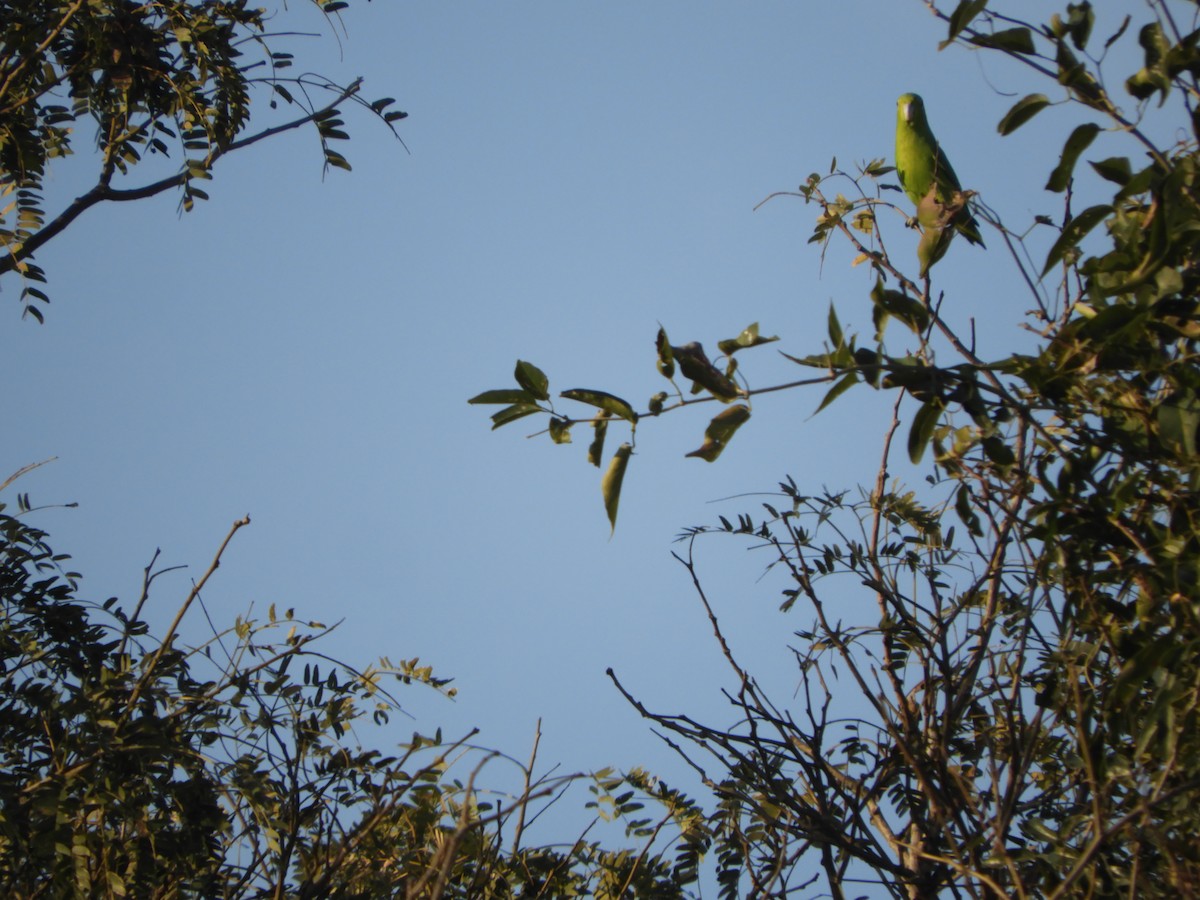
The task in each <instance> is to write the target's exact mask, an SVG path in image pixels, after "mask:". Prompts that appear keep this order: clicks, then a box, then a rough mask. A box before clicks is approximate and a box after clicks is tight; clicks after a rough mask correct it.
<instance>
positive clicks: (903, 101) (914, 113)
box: [896, 94, 925, 125]
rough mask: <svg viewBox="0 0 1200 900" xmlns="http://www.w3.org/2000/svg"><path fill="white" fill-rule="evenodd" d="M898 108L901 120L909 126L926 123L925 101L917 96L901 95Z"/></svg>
mask: <svg viewBox="0 0 1200 900" xmlns="http://www.w3.org/2000/svg"><path fill="white" fill-rule="evenodd" d="M896 107H897V109H898V110H899V112H900V118H901V119H902V120H903V121H904V122H907V123H908V124H909V125H916V124H917V123H918V122H924V121H925V101H924V100H922V99H921V98H920V96H919V95H917V94H901V95H900V99H899V100H897V101H896Z"/></svg>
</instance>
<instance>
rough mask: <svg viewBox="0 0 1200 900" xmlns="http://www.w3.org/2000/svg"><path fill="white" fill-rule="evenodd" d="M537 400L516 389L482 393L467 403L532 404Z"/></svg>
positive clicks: (531, 395)
mask: <svg viewBox="0 0 1200 900" xmlns="http://www.w3.org/2000/svg"><path fill="white" fill-rule="evenodd" d="M536 400H537V398H536V397H534V396H533V394H531V393H529V391H520V390H517V389H516V388H500V389H499V390H495V391H484V392H483V393H482V394H476V395H475V396H474V397H472V398H471V399H470V400H468V401H467V402H468V403H475V404H486V403H534V402H536Z"/></svg>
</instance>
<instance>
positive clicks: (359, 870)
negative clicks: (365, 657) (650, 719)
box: [0, 495, 700, 898]
mask: <svg viewBox="0 0 1200 900" xmlns="http://www.w3.org/2000/svg"><path fill="white" fill-rule="evenodd" d="M20 499H21V508H20V509H19V510H18V511H17V513H16V514H15V515H14V514H10V513H8V512H7V511H5V510H4V509H3V508H2V507H0V735H2V737H0V892H2V893H3V895H4V896H6V897H35V896H56V897H62V896H80V897H125V896H135V897H178V896H194V897H229V898H246V897H295V898H318V897H412V898H417V897H420V898H441V897H461V898H475V897H497V898H503V897H583V896H596V897H611V898H617V897H624V896H629V895H630V894H631V893H633V894H635V895H637V896H656V897H657V896H661V897H677V896H683V894H682V889H681V888H680V885H681V884H683V883H686V882H688V881H694V880H695V878H696V872H695V869H696V862H697V860H698V859H699V855H700V854H699V852H698V851H697V850H696V849H695V848H694V847H690V846H689V845H688V843H687V841H686V840H682V841H680V840H678V839H676V840H675V841H674V844H673V845H672V843H670V842H668V841H665V840H659V841H658V844H657V845H655V841H656V839H657V838H658V837H659V833H660V831H662V829H663V826H664V824H666V823H667V822H676V821H683V820H684V819H686V817H687V816H689V815H690V816H691V818H692V819H697V818H698V817H699V816H698V814H697V813H696V812H695V810H694V805H693V804H691V803H690V802H689V801H687V799H686V798H684V797H681V796H679V795H677V794H675V793H674V792H672V791H670V790H669V789H668V788H666V787H665V786H664V785H662V784H660V783H658V782H656V781H654V780H653V779H651V778H649V777H648V776H645V775H643V774H639V773H636V772H635V773H632V774H631V775H630V776H628V777H626V776H621V775H616V774H614V773H611V772H600V773H595V774H594V775H587V776H584V775H582V774H567V775H561V776H555V777H549V776H544V775H539V774H538V773H537V772H536V771H535V769H536V766H537V753H536V749H537V748H536V744H535V747H534V752H533V754H532V755H531V756H530V759H529V760H528V762H526V763H518V762H516V761H515V760H512V759H509V758H506V757H503V756H502V755H501V754H499V753H496V752H494V751H488V750H485V749H482V748H480V747H477V746H475V745H473V744H472V743H471V742H470V741H471V738H472V737H473V736H474V734H473V733H472V734H470V735H467V736H466V737H464V738H462V739H459V740H445V739H443V738H442V736H441V733H440V731H439V732H437V733H435V734H433V735H421V734H414V735H413V737H412V739H411V740H410V741H408V742H407V743H405V744H403V745H401V746H399V747H398V748H397V749H396V750H394V751H391V752H383V751H381V750H380V749H377V748H376V747H373V746H372V745H371V744H370V743H367V744H366V745H365V746H364V745H363V744H361V743H360V741H362V740H363V739H364V738H367V739H370V738H372V737H377V736H378V735H379V731H378V729H377V728H376V727H375V726H378V725H382V724H385V723H386V722H387V721H388V719H389V718H391V717H392V716H393V715H395V714H397V713H401V714H403V713H402V711H401V710H400V707H399V705H398V702H397V699H396V698H395V696H394V695H393V693H392V692H391V691H390V690H389V688H388V686H387V685H388V682H391V683H392V684H394V685H396V686H397V687H403V686H405V685H414V684H419V685H424V686H426V687H428V688H432V689H435V690H439V691H442V692H445V693H453V690H454V689H453V688H451V687H449V684H448V682H447V681H446V680H445V679H442V678H439V677H437V676H435V675H434V674H433V672H432V670H431V669H430V668H429V667H428V666H424V665H421V663H420V661H419V660H417V659H410V660H407V661H402V662H399V663H392V662H390V661H388V660H386V659H385V660H381V661H380V663H379V664H378V665H376V666H372V667H369V668H366V669H357V668H353V667H351V666H348V665H345V664H343V663H339V662H338V661H336V660H334V659H331V658H330V657H329V656H328V655H326V654H325V653H324V652H323V651H322V650H321V649H320V648H319V646H318V644H319V642H320V639H321V638H322V637H323V636H324V635H325V634H327V633H328V632H329V631H330V630H331V629H330V628H329V627H327V626H326V625H324V624H321V623H319V622H312V621H302V620H299V619H297V618H296V617H295V614H294V613H293V611H292V610H286V611H277V610H276V609H275V608H274V607H272V608H270V609H269V610H267V611H266V612H265V614H263V615H260V616H247V617H245V618H239V619H238V620H237V621H236V622H235V623H234V625H233V626H232V627H230V628H228V629H225V630H222V631H219V632H214V633H212V634H211V635H209V636H208V638H207V639H206V640H203V641H201V642H199V643H194V644H189V643H186V642H185V641H184V640H183V639H182V638H181V637H180V636H179V635H180V632H179V625H180V623H181V622H182V620H183V617H184V614H185V613H186V612H187V611H188V609H189V608H191V607H193V606H195V605H202V603H203V601H202V599H201V595H202V592H203V590H204V588H205V586H206V584H207V583H208V581H209V578H210V576H211V575H212V574H213V573H214V572H215V571H216V568H217V566H218V564H219V562H220V560H221V556H222V554H223V553H224V552H225V550H226V547H227V546H228V544H229V541H230V539H231V538H232V537H233V535H234V533H236V532H237V531H238V530H239V529H240V528H242V527H244V526H246V525H247V524H249V520H248V519H243V520H239V521H238V522H236V523H235V524H234V526H233V528H232V529H231V531H230V534H229V536H228V537H227V538H226V540H225V542H224V543H223V544H222V546H221V549H220V550H219V551H218V553H217V555H216V556H215V557H214V559H213V562H212V565H211V566H210V567H209V569H208V571H207V572H206V573H205V574H204V575H203V576H202V577H200V578H199V579H198V580H197V581H196V582H195V584H194V586H193V588H192V589H191V590H190V592H189V593H188V596H187V597H186V599H185V600H184V602H183V604H182V605H181V607H180V609H179V612H178V614H177V616H176V617H175V620H174V622H173V623H172V624H171V625H170V626H169V627H168V628H167V630H166V631H165V633H163V634H162V635H159V636H155V635H154V633H153V631H152V630H151V627H150V626H149V624H148V623H147V622H146V621H144V620H143V619H142V618H141V617H140V614H141V611H142V610H143V608H145V605H146V602H147V600H148V599H149V598H150V593H151V587H152V585H153V584H154V582H155V581H156V579H157V578H159V577H160V576H161V575H163V574H164V573H165V572H167V571H170V570H169V569H161V568H156V567H155V564H154V563H151V565H150V566H148V567H147V569H146V576H145V580H144V585H143V590H142V593H141V596H140V597H139V598H138V601H137V603H136V604H135V606H134V607H133V609H132V610H126V608H125V607H123V606H122V605H121V604H120V603H119V602H118V601H117V599H116V598H110V599H109V600H106V601H105V602H103V603H101V604H96V603H92V602H89V601H86V600H84V599H82V598H81V584H80V581H79V577H78V575H76V574H75V573H73V572H70V571H69V570H67V569H66V568H64V567H65V565H66V564H67V562H68V558H67V557H65V556H61V555H56V554H55V553H54V552H53V551H52V550H51V549H50V547H49V546H48V544H47V542H46V535H45V534H44V533H43V532H42V531H40V530H39V529H36V528H33V527H30V526H28V525H26V524H24V522H23V518H24V517H25V516H27V515H28V514H29V513H30V511H31V510H30V509H29V508H28V498H27V497H26V496H25V495H21V498H20ZM504 760H507V762H508V763H509V764H510V765H512V766H514V767H515V769H516V771H517V772H518V773H519V775H520V778H519V780H518V781H517V785H518V787H517V789H516V790H508V791H498V790H496V789H495V788H489V787H487V786H485V785H484V784H483V776H484V773H485V771H486V772H488V773H489V774H490V772H491V769H492V768H494V766H495V765H496V763H497V762H499V761H504ZM582 782H587V783H588V784H590V786H591V792H592V795H593V799H592V801H591V803H590V805H591V806H592V807H593V808H594V812H593V814H592V815H593V817H594V818H595V819H599V818H605V819H608V820H613V821H618V822H622V823H624V826H625V833H626V835H627V838H628V839H629V845H628V846H627V847H626V848H623V849H615V850H614V849H606V848H605V847H604V846H602V845H601V844H600V842H599V841H598V840H588V839H587V838H586V835H587V831H589V830H590V826H589V827H588V828H585V829H583V831H582V832H581V833H578V834H577V835H575V836H573V837H571V838H570V839H568V840H565V841H557V842H554V843H553V844H550V845H543V844H539V843H537V842H535V841H531V840H530V834H531V831H530V826H531V825H532V823H533V821H534V819H536V818H537V817H538V816H539V815H541V814H542V813H543V812H544V811H545V810H546V808H547V807H549V806H550V805H551V804H552V803H554V802H555V801H556V800H558V799H559V798H560V797H561V796H562V794H563V792H564V791H566V790H567V789H568V788H571V787H572V786H573V785H576V784H579V783H582ZM647 799H652V800H653V801H654V802H655V803H656V804H657V805H658V806H659V807H660V808H661V809H662V810H663V813H662V815H661V818H660V819H659V820H658V821H652V820H651V819H647V818H643V817H641V816H640V815H639V811H640V810H642V809H643V808H644V805H645V802H646V800H647ZM676 831H678V829H676V828H673V829H671V834H672V835H674V834H675V833H676ZM680 848H682V849H680ZM672 854H675V855H676V856H678V859H674V858H673V856H672Z"/></svg>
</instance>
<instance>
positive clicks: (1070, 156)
mask: <svg viewBox="0 0 1200 900" xmlns="http://www.w3.org/2000/svg"><path fill="white" fill-rule="evenodd" d="M1099 133H1100V126H1099V125H1096V124H1095V123H1093V122H1088V123H1086V124H1083V125H1080V126H1079V127H1078V128H1076V129H1075V130H1074V131H1072V132H1071V136H1070V137H1069V138H1067V143H1066V144H1065V145H1064V146H1063V152H1062V156H1061V157H1060V158H1059V161H1058V165H1057V166H1055V167H1054V171H1053V172H1051V173H1050V180H1049V181H1047V182H1046V190H1048V191H1053V192H1054V193H1056V194H1061V193H1062V192H1063V191H1065V190H1066V189H1067V185H1068V184H1070V183H1071V175H1072V173H1074V171H1075V163H1076V162H1078V160H1079V154H1081V153H1082V152H1083V151H1084V150H1086V149H1087V148H1088V146H1089V145H1090V144H1091V143H1092V141H1093V140H1095V138H1096V135H1097V134H1099Z"/></svg>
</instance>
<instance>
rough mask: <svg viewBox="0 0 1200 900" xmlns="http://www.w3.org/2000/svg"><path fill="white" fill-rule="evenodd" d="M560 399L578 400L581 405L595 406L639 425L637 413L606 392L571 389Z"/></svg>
mask: <svg viewBox="0 0 1200 900" xmlns="http://www.w3.org/2000/svg"><path fill="white" fill-rule="evenodd" d="M559 396H560V397H564V398H566V399H567V400H576V401H578V402H580V403H586V404H588V406H595V407H597V408H598V409H602V410H604V411H605V412H607V413H610V414H612V415H614V416H617V417H618V418H621V419H625V420H626V421H629V422H633V423H634V424H637V413H635V412H634V411H633V407H632V406H630V405H629V404H628V403H626V402H625V401H624V400H622V399H621V398H620V397H616V396H613V395H612V394H609V393H606V392H604V391H593V390H589V389H586V388H571V389H570V390H566V391H563V392H562V393H561V394H560V395H559Z"/></svg>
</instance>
